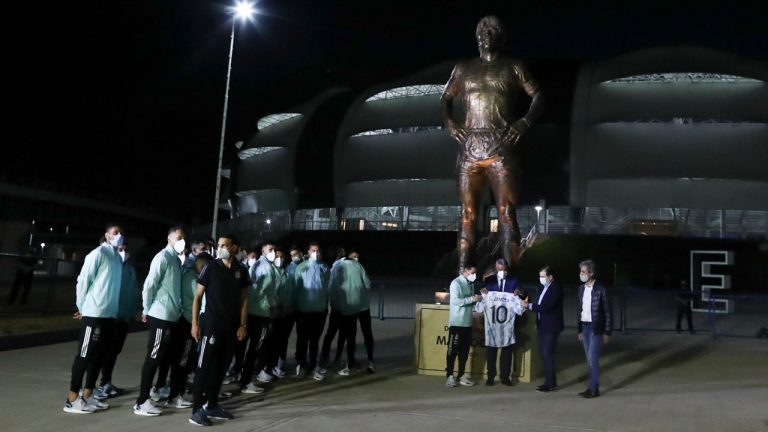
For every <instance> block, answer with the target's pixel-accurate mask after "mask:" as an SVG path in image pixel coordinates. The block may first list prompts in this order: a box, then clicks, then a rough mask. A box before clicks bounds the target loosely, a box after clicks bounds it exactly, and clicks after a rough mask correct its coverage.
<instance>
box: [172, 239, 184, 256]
mask: <svg viewBox="0 0 768 432" xmlns="http://www.w3.org/2000/svg"><path fill="white" fill-rule="evenodd" d="M185 247H187V242H185V241H184V239H178V240H176V241H175V242H173V250H175V251H176V253H177V254H180V253H182V252H184V248H185Z"/></svg>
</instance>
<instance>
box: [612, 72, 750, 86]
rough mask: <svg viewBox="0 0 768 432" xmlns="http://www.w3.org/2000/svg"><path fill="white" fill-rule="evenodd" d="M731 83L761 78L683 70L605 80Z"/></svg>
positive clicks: (634, 82)
mask: <svg viewBox="0 0 768 432" xmlns="http://www.w3.org/2000/svg"><path fill="white" fill-rule="evenodd" d="M677 82H688V83H729V84H746V83H750V84H756V83H759V82H760V81H759V80H756V79H753V78H747V77H742V76H738V75H728V74H717V73H707V72H681V73H658V74H644V75H632V76H628V77H623V78H615V79H611V80H608V81H605V84H666V83H677Z"/></svg>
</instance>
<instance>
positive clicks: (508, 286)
mask: <svg viewBox="0 0 768 432" xmlns="http://www.w3.org/2000/svg"><path fill="white" fill-rule="evenodd" d="M507 265H508V264H507V260H506V259H504V258H499V259H497V260H496V273H495V274H493V275H491V276H488V277H487V278H485V279H484V280H483V285H484V286H485V289H486V290H487V291H499V292H508V293H514V292H515V290H516V289H517V278H516V277H514V276H512V275H510V274H509V271H507Z"/></svg>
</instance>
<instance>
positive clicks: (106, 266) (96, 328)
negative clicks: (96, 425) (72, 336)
mask: <svg viewBox="0 0 768 432" xmlns="http://www.w3.org/2000/svg"><path fill="white" fill-rule="evenodd" d="M122 242H123V235H122V230H121V229H120V226H119V225H117V224H109V225H107V228H106V232H105V233H104V242H103V243H102V244H101V245H100V246H99V247H97V248H96V249H94V250H92V251H91V252H90V253H89V254H88V255H87V256H86V257H85V261H84V262H83V268H82V269H81V270H80V276H78V277H77V288H76V299H75V302H76V303H75V304H76V305H77V312H76V313H75V315H74V318H75V319H78V320H80V340H79V343H78V345H77V355H76V356H75V360H74V362H73V364H72V379H71V381H70V384H69V386H70V387H69V396H68V397H67V401H66V402H65V403H64V412H68V413H74V414H90V413H93V412H94V411H96V410H104V409H107V408H109V404H106V403H104V402H100V401H98V400H97V399H96V398H95V397H94V396H95V395H94V392H93V389H94V387H95V385H96V379H97V378H98V375H99V369H100V367H101V362H102V361H103V358H104V351H105V349H106V348H107V347H108V344H109V339H110V338H111V334H112V331H113V328H114V325H115V317H116V316H117V312H118V309H119V301H120V281H121V278H122V275H123V260H122V259H121V258H120V255H119V254H118V252H117V247H118V246H120V245H121V244H122ZM108 335H109V336H108ZM86 372H87V374H88V375H87V377H86V380H85V386H83V377H84V376H85V375H86ZM80 390H82V391H83V393H82V397H81V396H80Z"/></svg>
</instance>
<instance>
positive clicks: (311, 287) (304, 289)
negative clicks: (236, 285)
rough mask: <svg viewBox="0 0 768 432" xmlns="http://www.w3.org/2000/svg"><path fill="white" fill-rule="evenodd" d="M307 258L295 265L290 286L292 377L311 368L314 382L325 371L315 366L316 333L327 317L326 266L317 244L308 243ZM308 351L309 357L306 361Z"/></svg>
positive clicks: (317, 341)
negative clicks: (293, 330)
mask: <svg viewBox="0 0 768 432" xmlns="http://www.w3.org/2000/svg"><path fill="white" fill-rule="evenodd" d="M307 255H308V256H309V259H308V260H306V261H303V262H302V263H301V264H299V265H298V266H297V267H296V272H295V274H294V282H295V284H294V289H295V290H296V308H297V310H298V317H297V321H296V335H297V338H296V359H297V361H298V363H299V365H298V366H297V367H296V377H297V378H303V377H304V373H305V371H313V378H314V379H315V380H317V381H322V380H324V379H325V374H324V373H322V371H321V370H320V368H318V367H317V360H318V355H317V354H318V347H319V345H320V336H321V335H322V334H323V329H324V328H325V319H326V317H327V316H328V277H329V275H328V266H326V265H325V264H324V263H323V262H322V261H320V245H319V244H318V243H317V242H311V243H310V244H309V247H308V248H307ZM307 351H309V360H307Z"/></svg>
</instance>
